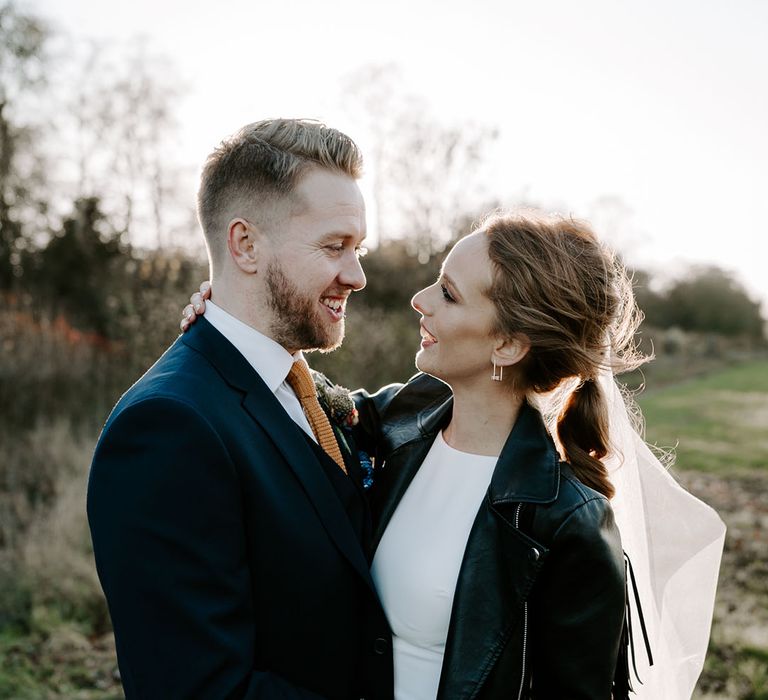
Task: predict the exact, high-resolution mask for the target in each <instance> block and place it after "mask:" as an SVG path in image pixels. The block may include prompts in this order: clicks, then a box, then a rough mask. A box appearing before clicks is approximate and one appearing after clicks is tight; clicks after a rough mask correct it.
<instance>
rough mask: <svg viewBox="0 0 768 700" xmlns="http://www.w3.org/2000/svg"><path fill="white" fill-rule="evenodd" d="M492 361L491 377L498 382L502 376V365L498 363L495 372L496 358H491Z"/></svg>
mask: <svg viewBox="0 0 768 700" xmlns="http://www.w3.org/2000/svg"><path fill="white" fill-rule="evenodd" d="M492 362H493V374H492V375H491V379H492V380H493V381H494V382H500V381H501V380H502V379H503V377H504V367H502V366H501V365H499V367H498V370H499V373H498V374H496V360H492Z"/></svg>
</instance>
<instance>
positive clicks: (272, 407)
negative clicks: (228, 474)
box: [182, 318, 373, 590]
mask: <svg viewBox="0 0 768 700" xmlns="http://www.w3.org/2000/svg"><path fill="white" fill-rule="evenodd" d="M182 342H184V343H185V344H187V345H188V346H189V347H191V348H192V349H194V350H196V351H197V352H199V353H201V354H202V355H204V356H205V357H206V358H207V359H208V360H209V361H210V362H211V363H212V364H213V365H214V367H216V369H217V371H218V372H219V373H220V374H221V376H222V378H223V379H224V380H225V381H226V382H227V383H228V384H230V385H231V386H233V387H235V388H237V389H238V390H240V391H241V392H243V393H245V397H244V399H243V402H242V405H243V408H244V409H245V411H246V412H247V413H248V414H249V416H250V417H251V418H252V419H253V420H254V421H255V422H256V423H258V424H259V425H261V426H262V428H264V430H265V431H266V433H267V435H268V436H269V437H270V439H271V440H272V442H273V443H274V445H275V447H276V448H277V449H278V450H279V452H280V453H281V454H282V456H283V458H284V459H285V461H286V463H287V465H288V466H289V467H290V469H291V470H292V471H293V473H294V474H295V475H296V478H297V479H298V480H299V482H300V484H301V486H302V488H303V490H304V492H305V493H306V495H307V498H308V499H309V500H310V501H311V503H312V505H313V507H314V509H315V512H316V513H317V516H318V518H319V519H320V522H321V523H322V524H323V526H324V528H325V529H326V531H327V533H328V535H329V537H330V538H331V540H332V541H333V542H334V544H335V545H336V547H337V548H338V550H339V552H340V553H341V554H342V555H343V556H344V557H345V558H346V559H347V560H348V561H349V563H350V564H351V565H352V567H353V568H354V569H355V570H356V571H357V572H358V573H359V574H360V575H361V576H362V577H363V579H364V580H365V581H366V583H367V584H368V585H369V587H370V588H371V589H372V590H373V581H372V579H371V576H370V572H369V570H368V564H367V562H366V560H365V555H364V553H363V550H362V547H361V546H360V543H359V542H358V540H357V537H356V536H355V533H354V530H353V528H352V524H351V523H350V522H349V518H348V517H347V514H346V513H345V512H344V509H343V507H342V505H341V502H340V501H339V499H338V497H337V495H336V493H335V492H334V490H333V486H332V485H331V484H330V483H329V481H328V479H327V477H326V476H325V474H324V473H323V469H322V466H321V465H320V464H319V462H318V460H317V457H316V456H315V455H314V454H313V452H312V450H311V449H310V447H309V445H307V444H306V441H305V440H304V439H302V436H301V434H300V433H299V431H300V430H301V428H299V427H298V426H297V425H296V424H295V423H294V422H293V420H291V418H290V416H288V414H287V413H286V412H285V410H284V409H283V407H282V406H281V405H280V403H279V402H278V400H277V399H276V398H275V396H274V394H273V393H272V392H271V391H270V390H269V388H268V387H267V385H266V384H265V383H264V382H263V381H262V379H261V377H260V376H259V375H258V374H257V373H256V372H255V371H254V369H253V368H252V367H251V366H250V364H248V362H247V360H246V359H245V358H244V357H243V356H242V355H241V354H240V353H239V352H238V351H237V350H236V349H235V347H234V346H233V345H232V344H231V343H230V342H229V341H228V340H227V339H226V338H225V337H224V336H223V335H221V333H219V332H218V331H217V330H216V329H215V328H214V327H213V326H211V324H210V323H208V322H207V321H206V320H205V318H201V319H198V321H197V323H196V324H195V325H194V326H193V327H192V329H190V331H188V332H187V333H186V334H185V335H184V336H182Z"/></svg>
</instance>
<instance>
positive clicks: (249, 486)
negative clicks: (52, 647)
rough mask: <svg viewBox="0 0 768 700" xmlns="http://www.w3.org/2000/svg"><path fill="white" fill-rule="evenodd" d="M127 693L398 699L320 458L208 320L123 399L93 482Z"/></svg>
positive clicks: (377, 613)
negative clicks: (393, 694)
mask: <svg viewBox="0 0 768 700" xmlns="http://www.w3.org/2000/svg"><path fill="white" fill-rule="evenodd" d="M88 519H89V524H90V527H91V535H92V538H93V547H94V552H95V556H96V566H97V569H98V573H99V577H100V580H101V583H102V586H103V588H104V592H105V594H106V597H107V602H108V604H109V610H110V614H111V617H112V622H113V625H114V630H115V639H116V643H117V655H118V663H119V666H120V672H121V677H122V682H123V687H124V690H125V694H126V697H127V698H129V699H131V698H142V699H144V698H158V699H159V698H162V699H163V700H168V699H172V698H194V699H195V700H206V699H208V698H210V699H214V698H215V699H216V700H221V699H223V698H247V699H251V698H281V699H284V700H288V699H291V700H300V699H301V700H310V699H316V698H318V697H319V698H333V699H335V698H338V699H340V700H348V699H350V698H355V699H358V698H361V697H365V698H373V699H376V700H378V699H380V698H381V699H383V700H390V699H391V697H392V653H391V641H390V632H389V628H388V625H387V622H386V618H385V617H384V613H383V611H382V609H381V605H380V603H379V600H378V598H377V596H376V593H375V590H374V588H373V583H372V581H371V577H370V574H369V570H368V562H367V561H366V557H365V555H364V553H363V551H362V548H361V545H360V543H359V541H358V540H357V538H356V536H355V533H354V531H353V528H352V526H351V523H350V521H349V519H348V518H347V515H346V513H345V511H344V509H343V507H342V504H341V501H340V500H339V498H338V496H337V495H336V492H335V491H334V489H333V487H332V485H331V484H330V482H329V481H328V478H327V476H326V474H325V473H324V472H323V469H322V466H321V464H320V463H319V461H318V456H317V455H316V454H315V453H314V452H313V450H312V448H311V447H310V446H309V444H308V443H307V440H306V439H305V438H304V435H303V433H302V432H301V429H300V428H299V427H298V426H297V425H296V424H295V423H294V422H293V421H292V420H291V418H290V417H289V416H288V414H287V413H286V412H285V410H284V409H283V408H282V406H281V405H280V404H279V402H278V401H277V399H276V398H275V396H274V395H273V393H272V392H271V391H270V390H269V389H268V388H267V386H266V385H265V384H264V382H263V381H262V380H261V378H260V377H259V375H258V374H257V373H256V372H255V371H254V370H253V368H252V367H251V366H250V365H249V364H248V363H247V361H246V360H245V359H244V358H243V356H242V355H241V354H240V353H239V352H238V351H237V350H236V349H235V348H234V347H233V346H232V344H231V343H229V341H227V340H226V339H225V338H224V336H222V335H221V334H220V333H219V332H218V331H217V330H215V329H214V328H213V326H211V325H210V324H209V323H208V322H207V321H206V320H205V319H204V318H201V319H199V320H198V322H197V323H196V324H195V325H194V326H193V327H192V329H191V330H190V331H189V332H188V333H186V334H185V335H183V336H181V337H180V338H179V339H178V340H177V341H176V342H175V343H174V344H173V345H172V346H171V347H170V348H169V349H168V350H167V351H166V353H165V354H164V355H163V356H162V357H161V358H160V359H159V360H158V361H157V363H156V364H155V365H154V366H153V367H152V368H151V369H150V370H149V371H148V372H147V373H146V374H145V375H144V376H143V377H142V378H141V379H140V380H139V381H138V382H137V383H136V384H135V385H134V386H133V387H132V388H131V389H130V390H129V391H128V392H127V393H126V394H125V395H124V396H123V397H122V398H121V399H120V401H119V402H118V404H117V406H115V408H114V410H113V411H112V413H111V415H110V416H109V419H108V420H107V423H106V425H105V427H104V430H103V431H102V434H101V437H100V438H99V442H98V444H97V446H96V451H95V455H94V458H93V464H92V466H91V474H90V480H89V485H88Z"/></svg>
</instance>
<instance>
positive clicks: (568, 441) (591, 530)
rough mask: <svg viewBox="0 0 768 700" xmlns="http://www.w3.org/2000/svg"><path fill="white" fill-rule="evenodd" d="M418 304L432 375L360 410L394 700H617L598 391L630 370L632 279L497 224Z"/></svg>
mask: <svg viewBox="0 0 768 700" xmlns="http://www.w3.org/2000/svg"><path fill="white" fill-rule="evenodd" d="M412 304H413V307H414V308H415V309H416V310H417V311H418V312H419V313H420V314H421V317H422V318H421V334H422V339H423V340H422V343H421V350H420V351H419V353H418V355H417V356H416V366H417V367H418V368H419V369H420V370H421V371H422V372H423V373H424V374H421V375H417V376H416V377H415V378H414V379H412V380H411V381H410V382H408V384H406V385H404V386H394V387H387V388H385V389H383V390H382V391H381V392H379V393H378V394H375V395H373V396H368V395H366V394H364V393H363V394H362V395H361V396H360V399H359V401H358V408H359V411H360V416H361V420H360V428H361V430H360V431H358V432H359V433H361V432H364V433H365V434H364V435H358V442H359V443H362V444H364V445H366V447H368V448H369V449H370V450H371V451H372V453H373V454H374V455H375V461H376V464H377V466H378V468H379V469H378V474H377V478H376V480H375V483H376V487H375V488H376V493H375V497H374V513H375V517H376V533H377V534H376V537H375V540H374V541H375V542H376V543H377V545H378V547H377V549H376V554H375V558H374V562H373V569H372V572H373V575H374V581H375V582H376V584H377V589H378V591H379V594H380V597H381V600H382V603H383V605H384V609H385V611H386V612H387V617H388V619H389V621H390V625H391V626H392V629H393V632H394V652H395V685H396V697H397V698H414V699H415V698H434V697H440V698H458V697H465V696H466V697H482V698H497V697H498V698H502V697H504V698H510V697H512V698H518V697H519V698H522V697H547V698H549V697H552V698H566V697H567V698H576V697H579V698H581V697H583V698H609V697H611V692H612V688H613V689H614V690H615V694H614V697H624V696H626V692H627V687H626V684H627V678H626V669H625V668H624V667H623V664H622V667H621V668H619V669H618V670H619V672H618V674H617V673H616V671H617V661H618V659H619V656H620V651H621V647H622V629H623V621H624V612H625V582H624V560H623V555H622V548H621V543H620V539H619V533H618V530H617V528H616V525H615V522H614V518H613V514H612V511H611V507H610V505H609V502H608V498H610V496H611V495H612V493H613V489H612V486H611V484H610V481H609V479H608V473H607V471H606V469H605V466H604V465H603V464H602V462H601V461H600V458H601V457H603V456H605V455H606V454H607V452H608V449H609V445H608V443H607V434H608V425H607V414H606V409H605V406H604V403H603V397H602V396H601V392H600V388H599V386H598V384H597V381H596V380H597V378H598V374H599V373H600V371H601V369H603V368H604V367H606V365H607V364H608V361H607V358H608V357H609V351H611V354H610V356H611V357H612V358H613V359H612V362H613V363H614V367H613V368H614V369H615V368H619V367H621V368H623V367H624V366H626V364H627V363H628V362H634V361H635V358H634V356H633V355H632V354H631V353H630V352H628V350H629V349H630V348H631V345H630V343H631V339H632V331H633V330H634V328H635V319H636V315H635V314H634V305H633V303H632V297H631V288H630V286H629V284H628V281H627V279H626V276H625V275H624V273H623V271H622V270H621V268H620V267H619V266H617V265H616V264H615V263H614V261H613V259H612V257H611V256H610V255H609V254H608V253H607V252H606V251H605V250H604V249H603V248H601V246H600V245H599V244H598V243H597V241H596V240H595V238H594V236H593V235H592V233H591V232H590V231H589V229H588V228H587V227H586V226H585V225H584V224H581V223H578V222H574V221H571V220H566V219H545V218H543V217H534V216H530V215H528V216H502V215H496V216H492V217H491V218H490V219H488V220H487V221H486V222H485V223H484V224H483V225H482V226H481V227H480V228H479V229H478V230H477V231H475V232H474V233H472V234H470V235H469V236H467V237H466V238H464V239H462V240H461V241H459V243H457V244H456V246H455V247H454V248H453V250H451V252H450V254H449V255H448V257H447V258H446V260H445V263H444V266H443V269H442V273H441V275H440V278H439V279H438V281H437V282H436V283H435V284H434V285H432V286H431V287H428V288H427V289H425V290H422V291H421V292H419V293H418V294H417V295H416V296H415V297H414V298H413V301H412ZM437 380H441V381H437ZM446 385H447V386H446ZM449 387H450V388H449ZM555 390H561V392H562V396H561V399H565V402H564V404H563V406H562V410H561V411H557V412H556V413H557V414H558V415H557V422H556V424H555V429H554V431H553V432H552V434H553V435H554V436H555V437H556V438H557V440H558V442H559V445H560V448H561V451H562V461H561V456H560V455H559V454H558V451H557V448H556V446H555V443H554V442H553V440H552V439H551V438H550V434H549V433H548V431H547V429H546V427H545V420H544V418H543V416H542V414H541V413H540V412H539V410H537V408H536V406H541V397H542V395H544V394H551V392H553V391H555ZM366 438H368V441H367V442H366ZM614 680H615V681H616V685H615V686H614Z"/></svg>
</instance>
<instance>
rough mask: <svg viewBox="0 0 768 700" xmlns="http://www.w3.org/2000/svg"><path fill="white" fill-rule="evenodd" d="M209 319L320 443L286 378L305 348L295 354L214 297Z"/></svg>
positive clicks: (207, 307) (209, 303)
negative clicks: (234, 314) (243, 319)
mask: <svg viewBox="0 0 768 700" xmlns="http://www.w3.org/2000/svg"><path fill="white" fill-rule="evenodd" d="M205 319H206V320H207V321H208V323H210V324H211V325H212V326H213V327H214V328H215V329H216V330H217V331H219V333H221V334H222V335H223V336H224V337H225V338H226V339H227V340H228V341H229V342H230V343H232V345H234V346H235V348H237V350H238V351H239V352H240V354H241V355H242V356H243V357H244V358H245V359H246V360H247V361H248V364H249V365H251V367H253V369H255V370H256V373H257V374H258V375H259V376H260V377H261V378H262V380H263V381H264V383H265V384H266V385H267V386H268V387H269V390H270V391H271V392H272V393H273V394H274V395H275V398H276V399H277V400H278V401H279V402H280V405H281V406H282V407H283V408H284V409H285V411H286V413H287V414H288V415H289V416H290V417H291V418H292V419H293V421H294V422H295V423H296V424H297V425H298V426H299V427H300V428H301V429H302V430H303V431H304V432H305V433H306V434H307V435H309V437H311V438H312V439H313V440H314V441H315V442H317V438H316V437H315V434H314V433H313V432H312V427H311V426H310V425H309V421H308V420H307V417H306V416H305V415H304V409H303V408H302V407H301V403H300V402H299V399H298V398H297V397H296V394H295V393H294V391H293V389H292V388H291V386H290V385H289V384H288V382H287V381H285V378H286V377H287V376H288V372H289V371H290V369H291V366H292V365H293V363H294V362H296V361H297V360H300V359H302V358H303V355H302V353H301V350H299V352H297V353H296V354H295V355H291V353H289V352H288V351H287V350H286V349H285V348H284V347H283V346H282V345H280V344H279V343H276V342H275V341H274V340H272V338H268V337H267V336H266V335H264V334H263V333H259V331H257V330H256V329H255V328H251V327H250V326H249V325H248V324H247V323H243V322H242V321H241V320H239V319H237V318H235V317H234V316H233V315H232V314H230V313H228V312H226V311H224V309H222V308H221V307H220V306H216V304H214V303H213V302H212V301H211V300H210V299H209V300H207V301H206V302H205Z"/></svg>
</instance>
